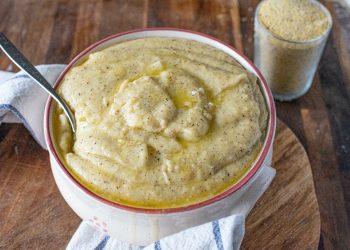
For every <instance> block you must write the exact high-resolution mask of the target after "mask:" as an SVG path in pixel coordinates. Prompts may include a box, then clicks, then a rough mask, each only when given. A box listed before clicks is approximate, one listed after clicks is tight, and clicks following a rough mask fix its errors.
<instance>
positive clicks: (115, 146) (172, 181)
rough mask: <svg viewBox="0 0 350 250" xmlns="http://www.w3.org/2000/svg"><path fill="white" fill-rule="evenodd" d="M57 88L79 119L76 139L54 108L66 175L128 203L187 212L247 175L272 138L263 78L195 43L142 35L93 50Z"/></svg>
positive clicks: (56, 133) (222, 54)
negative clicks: (267, 137)
mask: <svg viewBox="0 0 350 250" xmlns="http://www.w3.org/2000/svg"><path fill="white" fill-rule="evenodd" d="M58 91H59V93H60V94H61V95H62V96H63V97H64V98H65V100H66V101H67V102H68V104H69V105H70V107H71V108H72V109H73V110H74V112H75V116H76V119H77V132H76V134H75V136H74V137H73V134H72V133H71V131H70V128H69V124H68V122H67V120H66V118H65V116H64V114H63V113H62V111H61V110H59V109H57V108H56V110H55V119H56V121H57V122H56V127H55V140H56V142H57V145H58V147H59V151H60V155H61V157H62V159H63V160H64V162H65V164H66V167H67V169H68V170H69V171H70V172H71V173H72V174H73V175H74V176H75V178H77V179H78V180H79V181H80V182H81V183H82V184H83V185H84V186H86V187H87V188H89V189H90V190H92V191H93V192H95V193H97V194H98V195H101V196H102V197H104V198H106V199H109V200H111V201H115V202H119V203H123V204H127V205H130V206H135V207H147V208H165V207H166V208H170V207H179V206H184V205H189V204H193V203H196V202H199V201H202V200H205V199H208V198H210V197H212V196H214V195H216V194H218V193H220V192H223V191H224V190H225V189H227V188H228V187H230V186H232V185H233V184H234V183H235V182H236V181H237V180H238V179H239V178H240V177H241V176H242V175H243V174H244V173H245V172H246V171H247V170H248V169H249V167H250V166H251V164H252V162H253V161H254V160H255V159H256V157H257V155H258V154H259V152H260V150H261V147H262V144H263V142H264V139H265V135H266V126H267V116H268V113H267V110H266V104H265V102H264V98H263V96H262V94H261V92H260V89H259V85H258V84H257V79H256V77H255V76H253V75H252V74H250V73H249V72H247V71H246V70H245V69H244V68H243V67H242V66H241V65H240V64H239V63H237V62H236V61H235V60H234V59H233V58H231V57H230V56H229V55H227V54H225V53H223V52H221V51H219V50H217V49H215V48H213V47H211V46H209V45H206V44H202V43H199V42H196V41H192V40H185V39H172V38H160V37H159V38H144V39H137V40H132V41H128V42H123V43H120V44H116V45H113V46H111V47H108V48H105V49H103V50H101V51H98V52H94V53H92V54H90V55H89V57H88V58H87V59H86V60H85V61H84V62H83V63H82V64H80V65H78V66H75V67H73V68H72V69H71V70H70V71H69V72H68V73H67V74H66V76H65V78H64V80H63V82H62V84H61V85H60V87H59V90H58Z"/></svg>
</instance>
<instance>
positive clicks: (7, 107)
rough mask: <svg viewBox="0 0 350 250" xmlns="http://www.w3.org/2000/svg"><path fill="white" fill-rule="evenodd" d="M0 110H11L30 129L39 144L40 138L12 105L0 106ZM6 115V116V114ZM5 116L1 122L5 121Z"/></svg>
mask: <svg viewBox="0 0 350 250" xmlns="http://www.w3.org/2000/svg"><path fill="white" fill-rule="evenodd" d="M0 109H5V110H9V111H12V112H13V113H14V114H15V115H16V116H17V117H18V118H19V119H20V120H21V121H22V122H23V125H24V126H25V127H26V128H27V129H28V131H29V133H30V134H31V135H32V136H33V137H34V139H35V140H36V141H37V142H39V140H38V138H37V137H36V135H35V133H34V131H33V130H32V128H31V127H30V126H29V123H28V122H27V121H26V119H25V118H24V116H23V115H22V114H21V113H20V112H19V111H18V110H17V109H16V108H15V107H14V106H12V105H11V104H0ZM5 115H6V114H5ZM5 115H3V116H1V117H0V118H1V120H0V122H1V121H2V119H4V117H5Z"/></svg>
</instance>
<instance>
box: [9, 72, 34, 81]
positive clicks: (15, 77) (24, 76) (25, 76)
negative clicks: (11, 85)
mask: <svg viewBox="0 0 350 250" xmlns="http://www.w3.org/2000/svg"><path fill="white" fill-rule="evenodd" d="M18 78H23V79H28V78H30V76H28V75H27V74H18V75H15V76H14V77H11V78H10V79H8V80H14V79H18ZM8 80H7V81H8Z"/></svg>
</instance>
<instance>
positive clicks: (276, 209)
mask: <svg viewBox="0 0 350 250" xmlns="http://www.w3.org/2000/svg"><path fill="white" fill-rule="evenodd" d="M2 126H4V130H3V131H5V132H6V131H11V132H9V133H4V134H3V135H2V138H0V139H1V140H2V143H1V144H0V159H1V162H0V225H1V227H0V248H1V249H14V248H16V249H17V248H22V249H64V248H65V247H66V245H67V243H68V241H69V240H70V238H71V236H72V234H73V233H74V231H75V230H76V228H77V227H78V225H79V223H80V219H79V218H78V217H77V216H76V215H75V214H74V213H73V211H72V210H71V209H70V208H69V207H68V205H67V204H66V203H65V202H64V200H63V198H62V197H61V195H60V194H59V192H58V189H57V187H56V185H55V183H54V180H53V178H52V174H51V170H50V168H49V160H48V154H47V152H45V151H44V150H42V149H40V147H39V146H38V145H37V144H36V143H35V142H34V141H33V140H32V139H31V138H30V135H29V133H27V132H26V131H25V129H24V127H23V126H22V125H14V126H16V128H15V129H12V130H7V128H8V126H9V125H6V124H5V125H2ZM19 135H22V136H19ZM23 135H25V136H24V137H23ZM1 140H0V141H1ZM5 145H6V147H5ZM273 162H274V163H273V166H274V167H275V168H276V170H277V175H276V177H275V179H274V180H273V182H272V184H271V186H270V188H269V189H268V191H267V192H266V193H265V194H264V195H263V196H262V198H261V199H260V200H259V202H258V204H257V205H256V206H255V207H254V209H253V210H252V212H251V213H250V215H249V217H248V218H247V223H246V235H245V238H244V241H243V244H242V249H257V248H259V249H262V248H265V249H316V248H317V246H318V242H319V236H320V215H319V211H318V204H317V200H316V196H315V190H314V184H313V179H312V173H311V168H310V163H309V160H308V157H307V155H306V153H305V150H304V148H303V147H302V145H301V144H300V142H299V141H298V139H297V138H296V136H295V135H294V134H293V132H292V131H291V130H290V129H289V128H287V127H286V125H284V124H283V123H282V122H280V121H278V123H277V134H276V140H275V144H274V159H273Z"/></svg>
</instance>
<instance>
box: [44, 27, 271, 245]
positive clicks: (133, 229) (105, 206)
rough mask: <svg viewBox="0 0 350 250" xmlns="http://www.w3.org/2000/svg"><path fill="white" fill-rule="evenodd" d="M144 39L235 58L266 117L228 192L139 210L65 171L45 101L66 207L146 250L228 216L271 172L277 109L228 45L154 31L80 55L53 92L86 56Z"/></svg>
mask: <svg viewBox="0 0 350 250" xmlns="http://www.w3.org/2000/svg"><path fill="white" fill-rule="evenodd" d="M145 37H174V38H183V39H191V40H195V41H198V42H201V43H205V44H209V45H211V46H213V47H215V48H217V49H219V50H221V51H223V52H225V53H227V54H228V55H230V56H232V57H233V58H235V59H236V60H237V61H238V62H239V63H241V64H242V65H243V66H244V67H245V68H246V69H247V70H248V71H250V72H252V73H253V74H255V75H256V76H257V77H258V78H259V79H260V87H261V90H262V93H263V95H264V97H265V100H266V103H267V106H268V112H269V120H268V129H267V137H266V140H265V143H264V146H263V149H262V152H261V154H260V155H259V157H258V158H257V159H256V161H255V163H254V164H253V165H252V167H251V168H250V170H249V171H248V172H247V173H246V174H245V175H244V176H243V177H242V178H241V179H240V180H239V181H238V182H237V183H235V184H234V185H233V186H232V187H231V188H229V189H228V190H226V191H225V192H223V193H221V194H219V195H217V196H215V197H212V198H210V199H208V200H206V201H203V202H200V203H197V204H193V205H190V206H186V207H180V208H169V209H142V208H135V207H130V206H126V205H122V204H118V203H114V202H111V201H108V200H106V199H104V198H102V197H100V196H98V195H96V194H94V193H92V192H91V191H89V190H88V189H87V188H85V187H84V186H82V185H81V184H80V183H79V182H78V181H77V180H76V179H75V178H74V177H73V176H72V175H71V174H70V173H69V172H68V171H67V169H66V168H65V167H64V165H63V163H62V161H61V160H60V159H59V157H58V154H57V151H56V147H55V143H54V141H53V140H52V138H53V135H52V99H51V98H49V100H48V102H47V105H46V110H45V119H44V123H45V124H44V127H45V139H46V143H47V145H48V149H49V153H50V161H51V168H52V172H53V175H54V178H55V181H56V183H57V186H58V188H59V190H60V192H61V193H62V195H63V197H64V199H65V200H66V202H67V203H68V205H69V206H70V207H71V208H72V209H73V210H74V211H75V212H76V213H77V214H78V215H79V216H80V217H81V218H82V219H84V220H87V221H89V222H90V223H91V224H92V225H93V226H95V227H96V228H97V229H99V230H101V231H104V232H107V233H108V234H109V235H111V236H113V237H116V238H118V239H120V240H123V241H127V242H130V243H134V244H138V245H147V244H149V243H151V242H152V241H154V240H157V239H159V238H162V237H164V236H167V235H170V234H173V233H176V232H179V231H181V230H184V229H186V228H189V227H192V226H196V225H199V224H202V223H205V222H208V221H211V220H216V219H219V218H222V217H225V216H228V215H230V214H231V213H232V209H233V207H234V204H235V203H236V202H237V201H238V200H239V199H240V197H241V195H242V193H244V191H245V190H246V189H247V188H248V187H249V185H250V184H251V183H252V181H253V179H254V176H256V175H257V173H258V171H259V170H260V169H262V167H263V166H264V165H268V166H270V164H271V160H272V143H273V139H274V134H275V121H276V117H275V106H274V102H273V98H272V95H271V92H270V90H269V88H268V86H267V84H266V81H265V79H264V78H263V77H262V76H261V74H260V72H259V71H258V70H257V68H256V67H255V66H254V65H253V63H252V62H250V60H248V59H247V58H246V57H244V56H243V55H241V54H240V53H238V52H237V51H236V50H235V49H233V48H232V47H230V46H229V45H227V44H225V43H223V42H221V41H219V40H217V39H215V38H212V37H209V36H207V35H204V34H200V33H197V32H193V31H186V30H179V29H170V28H156V29H143V30H135V31H130V32H125V33H121V34H117V35H113V36H110V37H107V38H106V39H103V40H101V41H99V42H97V43H95V44H93V45H91V46H90V47H88V48H87V49H85V50H84V51H83V52H81V53H80V54H79V55H78V56H77V57H76V58H75V59H74V60H73V61H72V62H71V63H70V64H69V65H68V66H67V67H66V69H65V70H64V71H63V73H62V74H61V75H60V77H59V78H58V80H57V81H56V83H55V87H56V88H57V87H58V85H59V84H60V82H61V81H62V79H63V77H64V75H65V74H66V73H67V72H68V71H69V69H70V68H72V67H73V66H74V65H76V64H78V63H79V62H80V61H81V60H83V59H84V58H85V57H86V56H87V55H88V54H90V53H92V52H94V51H97V50H100V49H102V48H105V47H107V46H110V45H112V44H116V43H121V42H124V41H128V40H133V39H138V38H145Z"/></svg>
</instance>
